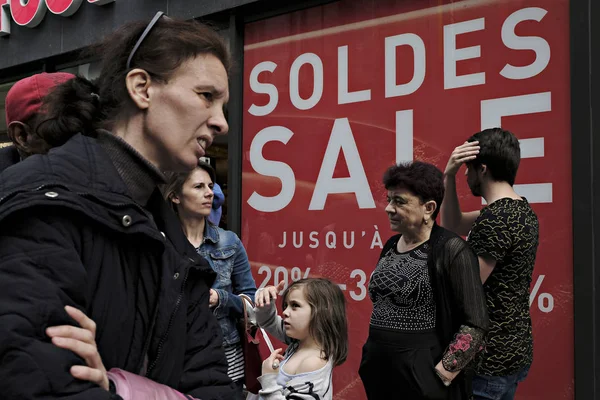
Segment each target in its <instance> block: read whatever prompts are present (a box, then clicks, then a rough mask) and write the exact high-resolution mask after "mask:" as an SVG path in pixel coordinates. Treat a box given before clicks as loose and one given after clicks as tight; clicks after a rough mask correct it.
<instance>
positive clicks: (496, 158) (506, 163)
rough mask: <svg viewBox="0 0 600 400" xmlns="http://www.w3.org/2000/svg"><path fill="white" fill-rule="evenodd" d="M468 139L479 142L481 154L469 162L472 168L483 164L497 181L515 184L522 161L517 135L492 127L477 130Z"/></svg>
mask: <svg viewBox="0 0 600 400" xmlns="http://www.w3.org/2000/svg"><path fill="white" fill-rule="evenodd" d="M467 141H468V142H475V141H478V142H479V154H478V155H477V158H476V159H475V160H473V161H470V162H469V163H468V165H469V167H470V168H471V167H479V166H481V165H482V164H483V165H485V166H486V167H487V169H488V171H489V172H490V175H491V176H492V178H493V179H494V180H495V181H499V182H502V181H504V182H508V183H509V184H510V185H511V186H512V185H514V184H515V179H516V177H517V171H518V169H519V164H520V162H521V146H520V145H519V140H518V139H517V138H516V136H515V135H513V134H512V133H510V132H509V131H506V130H504V129H502V128H490V129H486V130H483V131H481V132H477V133H476V134H474V135H473V136H471V137H470V138H468V139H467Z"/></svg>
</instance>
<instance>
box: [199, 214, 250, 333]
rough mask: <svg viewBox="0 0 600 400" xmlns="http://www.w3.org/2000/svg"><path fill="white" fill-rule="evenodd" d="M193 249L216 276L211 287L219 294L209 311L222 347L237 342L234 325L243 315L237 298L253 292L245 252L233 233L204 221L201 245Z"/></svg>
mask: <svg viewBox="0 0 600 400" xmlns="http://www.w3.org/2000/svg"><path fill="white" fill-rule="evenodd" d="M196 250H197V251H198V253H199V254H200V255H201V256H202V257H204V258H205V259H206V260H207V261H208V263H209V264H210V266H211V267H212V269H213V270H214V271H215V272H216V273H217V279H216V280H215V283H214V284H213V287H212V288H213V289H214V290H215V291H216V292H217V294H218V295H219V303H218V304H217V306H216V307H215V308H214V310H213V312H214V314H215V316H216V317H217V320H218V321H219V325H220V326H221V330H222V331H223V344H224V345H231V344H235V343H238V342H239V341H240V336H239V333H238V331H237V328H236V323H237V321H238V320H239V319H240V318H242V312H243V304H242V299H241V298H240V297H239V296H238V295H239V294H242V293H244V294H247V295H248V296H250V298H251V299H254V294H255V293H256V283H255V282H254V278H253V277H252V272H251V270H250V262H249V261H248V255H247V254H246V250H245V249H244V246H243V245H242V242H241V240H240V239H239V238H238V237H237V235H236V234H235V233H234V232H231V231H226V230H224V229H221V228H219V227H218V226H215V225H213V224H211V223H210V222H208V221H206V227H205V228H204V242H203V243H202V244H201V245H200V247H198V248H197V249H196Z"/></svg>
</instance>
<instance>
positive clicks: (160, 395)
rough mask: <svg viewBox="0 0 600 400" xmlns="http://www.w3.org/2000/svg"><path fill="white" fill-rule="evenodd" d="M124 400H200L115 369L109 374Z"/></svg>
mask: <svg viewBox="0 0 600 400" xmlns="http://www.w3.org/2000/svg"><path fill="white" fill-rule="evenodd" d="M107 375H108V379H110V380H111V381H113V383H114V384H115V387H116V388H117V394H118V395H119V396H121V397H122V398H123V400H198V399H194V398H193V397H189V396H185V395H183V394H182V393H180V392H178V391H177V390H175V389H172V388H170V387H168V386H166V385H161V384H160V383H156V382H154V381H151V380H150V379H148V378H144V377H143V376H139V375H136V374H132V373H131V372H127V371H123V370H121V369H118V368H113V369H111V370H110V371H108V372H107Z"/></svg>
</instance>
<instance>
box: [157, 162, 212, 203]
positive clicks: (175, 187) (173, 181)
mask: <svg viewBox="0 0 600 400" xmlns="http://www.w3.org/2000/svg"><path fill="white" fill-rule="evenodd" d="M198 169H201V170H204V171H206V172H207V173H208V175H209V176H210V180H211V181H212V182H213V183H216V177H217V174H216V173H215V170H214V168H213V167H212V166H211V165H210V164H209V163H207V162H204V161H198V165H197V166H196V168H194V169H193V170H191V171H188V172H167V173H166V176H167V183H165V184H164V185H161V187H160V189H161V192H162V195H163V197H164V198H165V200H166V201H167V202H169V204H171V206H172V207H173V210H174V211H175V212H177V205H176V204H175V203H173V202H172V201H171V196H173V195H174V194H176V195H179V194H181V190H182V189H183V184H184V183H185V181H187V180H188V178H189V177H190V175H192V173H193V172H194V171H196V170H198Z"/></svg>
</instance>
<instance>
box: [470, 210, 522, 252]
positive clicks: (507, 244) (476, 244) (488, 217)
mask: <svg viewBox="0 0 600 400" xmlns="http://www.w3.org/2000/svg"><path fill="white" fill-rule="evenodd" d="M469 245H470V246H471V248H472V249H473V250H474V251H475V253H476V254H477V255H478V256H481V257H488V258H492V259H494V260H496V262H498V263H501V262H502V261H503V260H504V256H505V255H506V253H507V252H508V251H509V250H510V248H511V246H512V242H511V235H510V232H509V229H508V224H507V216H506V215H505V214H504V213H503V212H502V211H498V210H491V209H489V208H486V209H484V210H483V212H482V213H481V216H480V217H479V218H478V219H477V221H475V224H473V228H472V229H471V232H470V233H469Z"/></svg>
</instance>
